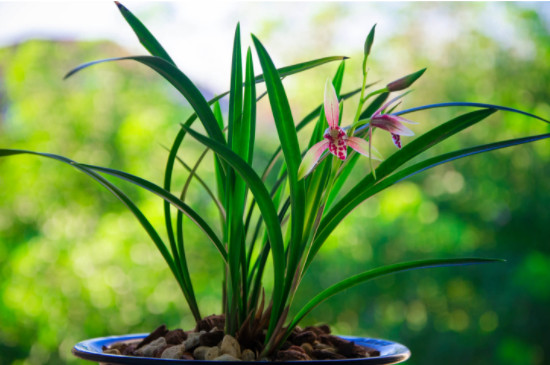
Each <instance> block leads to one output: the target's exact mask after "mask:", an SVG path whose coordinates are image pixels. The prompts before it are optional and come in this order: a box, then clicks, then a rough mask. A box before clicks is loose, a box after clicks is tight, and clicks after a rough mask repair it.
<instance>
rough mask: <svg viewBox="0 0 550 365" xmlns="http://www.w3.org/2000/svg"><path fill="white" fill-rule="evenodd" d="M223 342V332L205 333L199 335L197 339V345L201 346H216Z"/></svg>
mask: <svg viewBox="0 0 550 365" xmlns="http://www.w3.org/2000/svg"><path fill="white" fill-rule="evenodd" d="M221 340H223V331H222V330H215V331H211V332H206V333H203V334H202V335H200V337H199V344H200V345H201V346H209V347H212V346H216V345H218V343H220V341H221Z"/></svg>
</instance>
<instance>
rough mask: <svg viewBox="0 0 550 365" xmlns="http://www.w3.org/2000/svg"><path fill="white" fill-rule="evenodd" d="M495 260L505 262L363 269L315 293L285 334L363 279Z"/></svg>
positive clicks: (423, 262) (449, 261)
mask: <svg viewBox="0 0 550 365" xmlns="http://www.w3.org/2000/svg"><path fill="white" fill-rule="evenodd" d="M495 262H505V260H501V259H484V258H457V259H429V260H419V261H410V262H404V263H399V264H393V265H387V266H383V267H380V268H376V269H372V270H368V271H365V272H363V273H361V274H357V275H354V276H352V277H350V278H347V279H345V280H342V281H341V282H339V283H337V284H334V285H332V286H330V287H329V288H327V289H325V290H323V291H322V292H321V293H319V294H317V295H316V296H315V297H314V298H313V299H311V300H310V301H309V302H307V303H306V305H305V306H304V307H302V309H301V310H300V311H299V312H298V314H296V316H295V317H294V318H293V319H292V321H291V322H290V324H289V326H288V327H287V332H286V334H287V335H288V334H290V333H291V332H292V330H293V329H294V327H296V325H297V324H298V323H299V322H300V321H301V320H302V319H303V318H304V317H305V316H306V315H307V314H308V313H309V312H311V311H312V310H313V309H314V308H315V307H317V306H318V305H319V304H321V303H322V302H324V301H325V300H327V299H328V298H330V297H332V296H333V295H335V294H338V293H340V292H342V291H344V290H346V289H349V288H351V287H353V286H355V285H357V284H361V283H363V282H365V281H368V280H372V279H376V278H379V277H381V276H385V275H389V274H395V273H398V272H403V271H408V270H416V269H425V268H433V267H444V266H461V265H473V264H487V263H495Z"/></svg>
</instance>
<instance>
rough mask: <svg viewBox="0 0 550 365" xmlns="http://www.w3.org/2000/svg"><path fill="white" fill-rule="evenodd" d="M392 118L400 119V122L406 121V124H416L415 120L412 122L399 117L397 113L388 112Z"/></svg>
mask: <svg viewBox="0 0 550 365" xmlns="http://www.w3.org/2000/svg"><path fill="white" fill-rule="evenodd" d="M390 115H391V116H392V117H393V118H394V119H396V120H398V121H400V122H401V123H408V124H418V123H417V122H413V121H412V120H408V119H407V118H403V117H400V116H399V115H393V114H390Z"/></svg>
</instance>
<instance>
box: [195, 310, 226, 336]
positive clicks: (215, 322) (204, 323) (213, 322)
mask: <svg viewBox="0 0 550 365" xmlns="http://www.w3.org/2000/svg"><path fill="white" fill-rule="evenodd" d="M214 327H218V328H224V327H225V316H224V315H216V314H212V315H210V316H207V317H204V318H203V319H201V320H200V321H198V322H197V326H196V327H195V332H200V331H206V332H209V331H210V330H211V329H212V328H214Z"/></svg>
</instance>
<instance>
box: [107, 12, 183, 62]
mask: <svg viewBox="0 0 550 365" xmlns="http://www.w3.org/2000/svg"><path fill="white" fill-rule="evenodd" d="M115 4H116V5H117V6H118V10H120V13H121V14H122V16H123V17H124V19H126V21H127V22H128V24H129V25H130V27H132V30H133V31H134V33H135V34H136V36H137V37H138V39H139V42H140V43H141V44H142V45H143V47H145V49H146V50H148V51H149V53H151V55H153V56H157V57H160V58H163V59H165V60H166V61H168V62H170V63H171V64H173V65H175V63H174V61H172V58H170V56H169V55H168V53H167V52H166V51H165V50H164V48H163V47H162V46H161V45H160V43H159V42H158V41H157V39H156V38H155V37H154V36H153V35H152V34H151V32H149V29H147V28H146V27H145V25H143V23H142V22H141V21H140V20H139V19H138V18H137V17H136V16H135V15H134V14H132V13H131V12H130V10H128V9H127V8H126V7H125V6H124V5H122V4H121V3H119V2H118V1H115Z"/></svg>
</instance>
